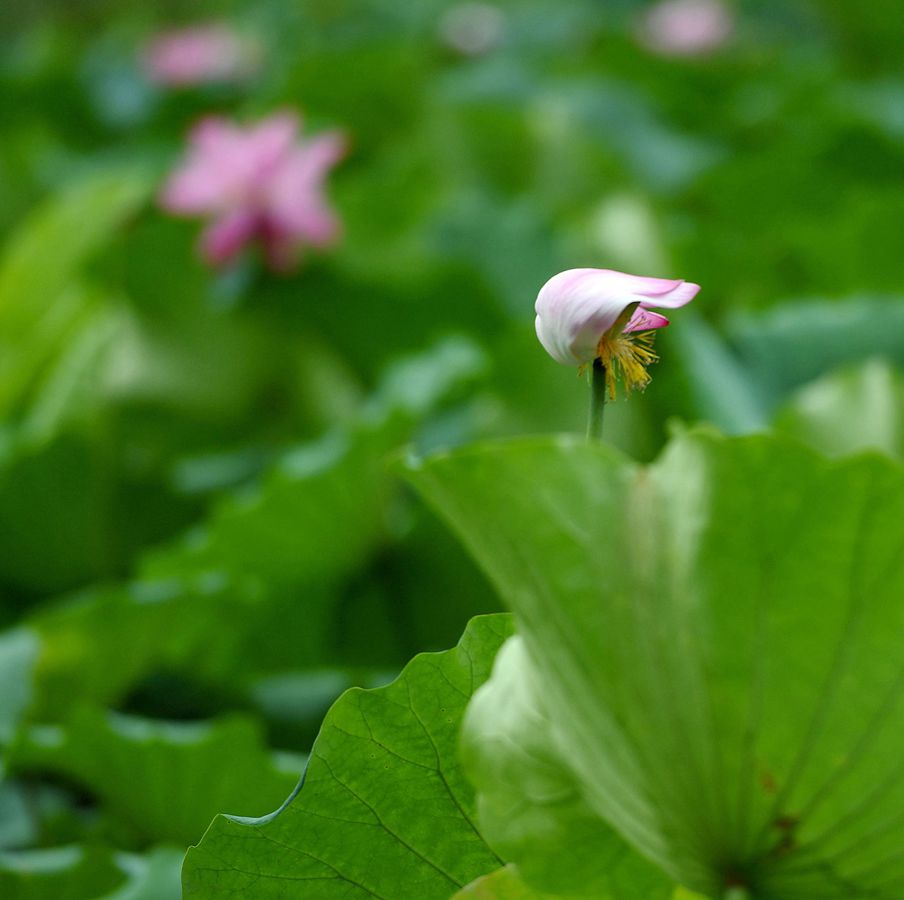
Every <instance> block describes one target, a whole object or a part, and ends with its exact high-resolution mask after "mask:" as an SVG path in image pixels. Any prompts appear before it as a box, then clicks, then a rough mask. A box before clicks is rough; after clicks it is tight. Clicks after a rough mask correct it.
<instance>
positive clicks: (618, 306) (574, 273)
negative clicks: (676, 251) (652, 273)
mask: <svg viewBox="0 0 904 900" xmlns="http://www.w3.org/2000/svg"><path fill="white" fill-rule="evenodd" d="M699 290H700V285H698V284H692V283H691V282H688V281H681V280H672V279H667V278H643V277H640V276H638V275H626V274H625V273H623V272H615V271H613V270H612V269H568V270H567V271H565V272H559V274H558V275H554V276H553V277H552V278H550V279H549V281H547V282H546V284H544V285H543V287H542V288H541V289H540V293H539V294H538V295H537V302H536V305H535V307H534V308H535V311H536V313H537V319H536V323H535V324H536V329H537V337H538V338H539V339H540V343H541V344H542V345H543V347H544V348H545V349H546V351H547V352H548V353H549V355H550V356H551V357H552V358H553V359H554V360H556V361H557V362H560V363H562V364H563V365H571V366H573V365H585V364H586V363H589V362H592V361H593V360H595V359H599V360H601V361H602V363H603V365H604V366H605V367H606V377H607V387H608V392H609V396H610V398H611V399H614V398H615V382H616V377H617V376H621V378H622V380H623V382H624V385H625V388H626V389H627V390H628V391H630V390H633V389H635V388H643V387H645V386H646V385H647V384H648V383H649V381H650V376H649V375H648V374H647V371H646V367H647V366H648V365H649V364H650V363H652V362H655V361H656V359H657V357H656V354H655V353H654V352H653V350H652V341H653V334H652V332H653V331H654V330H655V329H657V328H662V327H664V326H666V325H668V324H669V320H668V319H667V318H666V317H665V316H663V315H660V314H659V313H656V312H651V310H650V308H651V307H659V308H662V309H676V308H677V307H679V306H684V305H685V304H686V303H690V301H691V300H693V299H694V297H696V296H697V292H698V291H699Z"/></svg>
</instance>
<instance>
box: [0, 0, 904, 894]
mask: <svg viewBox="0 0 904 900" xmlns="http://www.w3.org/2000/svg"><path fill="white" fill-rule="evenodd" d="M650 7H651V4H649V3H644V2H640V0H609V2H603V0H569V2H561V0H508V2H504V0H500V2H497V3H493V4H484V3H453V2H450V0H421V2H418V3H399V2H397V0H259V2H256V3H254V4H250V3H238V2H236V3H232V4H224V3H216V4H215V3H206V2H196V3H191V4H188V3H178V2H158V3H154V4H142V3H137V2H128V0H94V2H92V0H78V2H75V0H67V2H46V0H45V2H38V0H32V2H24V3H17V4H6V5H4V6H3V8H2V9H0V34H2V38H0V48H2V53H0V229H2V243H0V625H2V626H3V628H4V629H5V630H4V631H3V632H2V633H0V682H2V686H3V688H2V692H0V766H2V768H0V776H2V780H0V892H2V893H3V895H4V896H13V897H28V898H31V897H45V896H46V897H51V896H52V897H55V898H58V897H64V896H66V897H72V898H78V897H96V896H110V897H114V896H115V897H126V896H128V897H172V896H178V865H179V861H180V860H181V853H182V851H184V848H185V847H186V846H187V845H188V844H189V843H192V842H195V841H196V840H197V839H198V838H200V836H201V833H202V832H203V829H204V827H205V824H206V823H207V822H208V821H209V820H210V818H211V817H212V816H213V815H214V814H216V813H218V812H223V811H226V812H231V813H237V814H242V815H260V814H264V813H267V812H269V811H271V810H272V809H274V808H275V807H276V806H278V805H279V803H280V802H281V800H282V799H283V798H284V797H285V796H286V794H287V793H288V792H289V790H290V789H291V787H292V785H293V783H294V781H295V779H296V777H297V774H298V772H299V771H300V769H301V765H302V759H303V754H304V753H305V752H306V751H307V750H308V749H309V747H310V743H311V740H312V739H313V736H314V735H315V734H316V731H317V727H318V724H319V722H320V719H321V717H322V715H323V712H324V710H325V709H326V708H327V706H328V705H329V703H330V702H331V701H332V700H333V699H334V698H335V697H336V696H337V694H338V693H339V692H340V691H341V690H342V689H343V688H345V687H347V686H349V685H351V684H363V685H371V684H379V683H383V682H385V681H386V680H387V679H388V678H391V677H392V676H393V674H394V673H396V672H397V671H398V670H399V668H400V666H401V665H402V664H403V663H404V661H405V660H407V659H408V658H409V657H410V656H411V655H412V654H414V653H415V652H417V651H420V650H426V649H437V648H441V647H446V646H450V645H452V644H453V643H454V642H455V641H456V639H457V637H458V635H459V634H460V633H461V630H462V628H463V626H464V624H465V622H466V621H467V619H468V618H469V617H470V616H471V615H473V614H476V613H479V612H489V611H493V610H494V609H496V608H497V601H496V600H495V598H494V597H493V595H492V593H491V592H490V590H489V588H488V586H487V585H486V583H485V582H484V580H483V577H482V576H481V575H480V574H479V573H478V572H477V571H476V569H475V568H474V566H473V564H472V563H471V562H470V561H469V560H468V559H467V558H466V556H465V555H464V553H463V551H461V550H460V549H459V547H458V546H457V544H456V543H455V542H454V541H453V539H452V538H451V537H449V536H448V535H447V534H446V533H445V531H444V529H443V528H442V527H441V526H440V525H439V524H438V522H437V521H436V520H435V519H434V518H433V516H432V514H431V513H430V512H428V511H427V510H426V509H425V508H424V507H423V506H422V505H421V504H420V503H419V501H417V500H416V499H415V498H414V497H413V496H412V495H411V494H410V493H409V492H408V491H407V490H406V489H405V488H403V487H402V486H401V485H400V484H399V483H398V482H397V480H396V478H395V477H394V475H393V471H392V465H391V461H392V459H393V457H394V456H398V454H400V453H401V452H403V451H402V448H404V447H406V446H409V445H414V446H415V447H416V448H417V449H418V450H419V451H429V450H432V449H436V448H439V447H444V446H453V445H456V444H460V443H463V442H465V441H469V440H472V439H475V438H479V437H488V436H505V435H511V434H520V433H524V432H529V431H542V432H547V431H554V430H570V431H575V430H580V429H581V428H582V420H583V414H584V405H585V401H586V388H585V385H584V383H583V382H582V381H579V380H578V378H577V377H576V374H575V372H574V371H572V370H568V369H565V368H562V367H559V366H557V365H556V364H555V363H554V362H553V361H552V360H550V359H549V358H548V357H547V356H546V355H545V354H544V353H543V351H542V350H541V348H540V347H539V345H538V344H537V342H536V339H535V337H534V335H533V314H532V303H533V299H534V297H535V295H536V292H537V290H538V288H539V287H540V285H541V284H542V283H543V282H544V281H545V280H546V279H547V278H548V277H549V276H550V275H552V274H554V273H555V272H556V271H559V270H561V269H565V268H569V267H572V266H585V265H589V266H599V267H607V268H616V269H623V270H627V271H632V272H636V273H639V274H649V275H660V276H676V277H685V278H687V279H690V280H693V281H696V282H698V283H700V284H701V285H703V290H702V292H701V294H700V296H699V298H698V299H697V300H696V302H695V303H694V306H693V307H692V308H691V309H688V310H685V311H683V312H684V314H683V315H680V316H676V319H677V321H676V323H675V324H674V325H673V326H672V328H670V329H668V330H667V332H664V333H663V334H661V335H660V338H659V344H658V347H659V351H660V353H661V355H662V357H663V359H662V362H661V363H660V364H659V365H658V366H657V367H656V369H655V370H654V372H653V374H654V380H653V383H652V385H651V386H650V388H649V390H648V391H647V392H646V393H645V394H644V395H642V396H635V397H632V398H631V399H630V400H629V401H628V402H623V401H619V402H618V403H617V404H616V405H615V406H614V407H613V408H612V410H611V413H610V414H609V425H608V426H607V427H608V428H609V429H610V435H611V439H612V440H613V441H614V442H615V443H616V444H618V445H619V446H620V447H621V448H623V449H624V450H625V451H626V452H628V453H630V454H631V455H633V456H635V457H637V458H640V459H650V458H652V457H653V456H654V455H655V454H656V452H657V451H658V450H659V448H660V447H661V445H662V443H663V441H664V439H665V436H666V434H667V432H668V428H669V424H670V422H672V423H674V421H675V420H680V419H683V420H685V421H695V420H708V421H711V422H713V423H715V424H716V425H717V426H719V427H720V428H722V429H724V430H726V431H729V432H733V433H740V432H746V431H752V430H758V429H763V428H767V427H771V426H772V424H773V423H775V425H776V427H778V428H780V429H781V430H784V431H786V432H788V433H791V434H793V435H795V436H796V437H798V438H800V439H802V440H805V441H808V442H810V443H812V444H814V445H816V446H818V447H821V448H822V449H825V450H826V451H828V452H833V453H840V452H848V451H852V450H857V449H860V448H862V447H864V446H871V447H877V448H879V449H881V450H883V451H885V452H887V453H891V454H897V455H900V453H901V448H902V434H904V430H902V429H904V426H902V411H904V394H902V387H901V384H902V382H901V375H900V370H899V368H898V367H900V366H901V365H902V364H904V305H902V300H901V295H902V282H904V262H902V254H901V247H900V244H901V241H900V235H901V223H902V219H904V177H902V170H904V72H902V69H901V54H900V47H901V45H902V42H904V18H902V17H901V15H900V11H899V9H898V5H897V3H895V2H893V0H883V2H877V3H873V4H871V5H870V10H869V14H868V15H866V14H863V11H862V10H860V9H859V8H858V7H857V6H856V5H855V4H850V3H847V2H845V0H781V2H779V0H762V2H756V3H754V2H752V0H751V2H737V3H735V4H733V5H731V6H729V7H728V9H729V11H730V14H731V15H732V17H733V22H734V26H733V30H732V32H731V34H730V36H729V37H728V38H727V40H726V41H725V42H724V43H723V44H722V45H721V46H719V47H715V48H713V49H711V50H710V51H709V52H707V53H702V54H699V55H687V56H675V55H669V54H664V53H662V52H655V50H654V49H651V48H650V47H649V46H648V45H647V44H645V42H644V41H643V40H641V39H640V35H641V29H642V22H643V17H644V16H645V15H647V14H648V12H649V8H650ZM207 20H218V21H224V22H227V23H229V24H230V25H231V26H232V27H234V28H235V29H237V30H238V32H239V33H240V34H242V35H244V36H245V37H246V38H247V39H248V40H251V41H253V42H255V44H256V45H257V46H258V47H259V60H258V66H257V68H256V71H255V72H254V73H253V75H252V76H251V77H249V78H247V79H243V80H238V81H236V82H234V83H221V84H203V85H197V86H193V87H186V88H182V89H178V90H177V89H173V88H167V87H164V86H161V85H159V84H154V83H153V82H152V81H151V80H149V79H148V78H147V76H146V74H144V73H143V71H142V68H141V66H140V65H139V56H140V52H141V48H142V47H143V46H144V45H145V43H146V42H147V41H148V39H149V38H150V37H152V36H153V35H154V34H155V33H157V32H159V31H161V30H163V29H170V28H174V27H179V26H182V25H191V24H194V23H197V22H199V21H207ZM286 109H297V110H299V111H300V112H301V113H302V115H303V117H304V122H305V129H306V130H307V131H310V132H313V133H316V132H317V131H321V130H324V129H328V128H338V129H341V130H342V131H343V132H344V133H345V135H346V137H347V139H348V142H349V148H350V149H349V153H348V155H347V158H346V160H345V161H344V162H343V163H342V164H341V165H340V166H339V167H338V168H337V169H336V170H335V171H334V172H333V173H332V174H331V176H330V179H329V187H328V193H329V194H330V196H331V198H332V203H333V205H334V207H335V209H336V210H337V212H338V215H339V217H340V218H341V220H342V223H343V230H344V235H343V239H342V241H341V242H340V243H339V244H337V245H336V246H335V247H332V248H330V249H328V250H326V251H321V252H316V253H310V254H307V255H306V258H305V259H304V261H303V264H302V265H301V267H300V268H299V269H298V270H297V272H294V273H292V274H290V275H284V274H283V275H279V274H273V273H270V272H268V271H267V270H266V269H265V267H264V266H263V265H262V264H261V261H260V260H259V259H258V258H257V256H256V255H255V254H254V253H253V252H252V253H250V254H247V255H245V256H244V257H243V258H242V259H241V260H239V261H238V262H237V263H236V264H234V265H232V266H230V267H228V268H226V269H223V270H221V271H216V272H214V271H210V270H208V269H207V268H205V266H204V265H203V263H202V262H201V261H200V259H199V257H198V254H197V252H196V240H197V232H198V224H197V223H196V222H190V221H183V220H177V219H174V218H171V217H169V216H168V215H166V214H165V213H164V212H162V211H161V209H160V208H159V206H158V204H157V203H156V199H155V198H156V196H157V194H158V192H159V190H160V186H161V184H162V182H163V180H164V178H165V177H166V174H167V172H168V171H170V170H171V169H172V167H173V166H174V165H175V164H176V163H177V161H178V160H179V158H180V155H181V154H182V153H183V149H184V140H185V136H186V134H187V132H188V130H189V129H190V127H191V126H192V124H193V123H194V122H195V121H196V120H197V119H198V118H199V117H201V116H203V115H207V114H210V113H217V114H220V115H224V116H228V117H234V118H236V119H238V120H239V121H242V122H253V121H255V120H256V119H258V118H260V117H263V116H266V115H269V114H272V113H273V112H276V111H280V110H286Z"/></svg>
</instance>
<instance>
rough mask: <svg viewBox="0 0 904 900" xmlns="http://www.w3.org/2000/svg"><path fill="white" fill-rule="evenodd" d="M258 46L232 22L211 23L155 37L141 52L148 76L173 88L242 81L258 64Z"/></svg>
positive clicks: (143, 66)
mask: <svg viewBox="0 0 904 900" xmlns="http://www.w3.org/2000/svg"><path fill="white" fill-rule="evenodd" d="M258 55H259V54H258V48H257V47H256V46H255V45H254V44H253V43H252V42H250V41H249V40H247V39H245V38H243V37H241V36H240V35H239V34H237V33H236V32H235V31H233V30H232V28H230V27H229V26H228V25H224V24H219V23H211V24H208V25H196V26H194V27H191V28H182V29H177V30H173V31H164V32H162V33H161V34H158V35H157V36H156V37H154V38H153V39H152V40H151V41H150V42H149V43H148V44H147V46H146V47H145V48H144V50H143V52H142V54H141V63H142V68H143V69H144V71H145V74H146V75H147V77H148V78H149V79H150V80H151V81H153V82H155V83H157V84H164V85H167V86H169V87H187V86H190V85H195V84H204V83H207V82H216V81H238V80H240V79H242V78H246V77H247V76H249V75H251V74H252V72H253V71H254V69H255V68H256V66H257V61H258Z"/></svg>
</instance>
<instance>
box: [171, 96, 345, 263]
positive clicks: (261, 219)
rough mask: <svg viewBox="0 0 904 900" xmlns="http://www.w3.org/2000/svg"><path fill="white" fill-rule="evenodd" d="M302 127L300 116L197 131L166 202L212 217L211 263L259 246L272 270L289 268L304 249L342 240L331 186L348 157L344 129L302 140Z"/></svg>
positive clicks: (204, 241) (205, 248)
mask: <svg viewBox="0 0 904 900" xmlns="http://www.w3.org/2000/svg"><path fill="white" fill-rule="evenodd" d="M298 128H299V122H298V118H297V117H296V116H295V115H293V114H291V113H283V114H278V115H274V116H271V117H270V118H268V119H264V120H263V121H262V122H260V123H259V124H257V125H253V126H250V127H246V128H243V127H241V126H239V125H236V124H234V123H233V122H230V121H228V120H226V119H221V118H207V119H203V120H202V121H201V122H200V123H199V124H198V125H197V126H196V127H195V129H194V130H193V131H192V133H191V135H190V138H189V151H188V155H187V158H186V159H185V161H184V163H183V164H182V165H181V167H180V168H178V169H177V170H176V171H175V172H174V173H173V174H172V175H171V176H170V178H169V181H168V182H167V184H166V185H165V186H164V189H163V192H162V194H161V197H160V202H161V205H162V206H163V207H164V209H166V210H168V211H169V212H172V213H175V214H176V215H184V216H202V217H206V218H208V219H210V224H209V225H208V226H207V228H206V229H205V230H204V231H203V232H202V234H201V253H202V255H203V257H204V259H205V260H206V261H207V262H208V263H210V264H211V265H223V264H225V263H227V262H229V261H231V260H232V259H234V258H235V257H236V255H237V254H238V253H239V252H240V251H241V250H242V249H243V248H244V247H245V246H246V245H247V244H249V243H251V242H252V241H259V242H260V243H261V244H262V245H263V248H264V252H265V254H266V258H267V261H268V263H269V265H270V266H271V268H273V269H276V270H287V269H291V268H292V267H293V266H294V265H295V263H296V262H297V260H298V255H299V251H300V249H301V248H302V247H304V246H306V245H307V246H315V247H323V246H327V245H329V244H330V243H332V242H333V241H335V240H336V238H337V237H338V234H339V222H338V220H337V218H336V216H335V215H334V214H333V212H332V211H331V210H330V208H329V206H328V205H327V203H326V200H325V198H324V194H323V182H324V180H325V178H326V175H327V173H328V172H329V170H330V169H331V168H332V166H334V165H335V164H336V163H337V162H338V161H339V160H340V159H341V158H342V156H343V155H344V153H345V141H344V139H343V137H342V136H341V135H340V134H339V133H338V132H326V133H323V134H319V135H317V136H316V137H313V138H310V139H307V140H305V139H300V138H299V136H298Z"/></svg>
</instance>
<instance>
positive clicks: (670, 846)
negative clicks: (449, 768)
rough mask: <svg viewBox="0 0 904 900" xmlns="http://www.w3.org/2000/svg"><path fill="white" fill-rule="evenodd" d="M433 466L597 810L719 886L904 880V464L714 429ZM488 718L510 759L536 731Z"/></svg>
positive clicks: (799, 887) (830, 894) (498, 760)
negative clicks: (654, 454) (624, 448)
mask: <svg viewBox="0 0 904 900" xmlns="http://www.w3.org/2000/svg"><path fill="white" fill-rule="evenodd" d="M412 479H413V480H414V482H415V483H416V484H417V485H418V486H419V487H420V489H421V490H422V491H423V492H424V494H425V495H426V496H427V497H428V498H429V499H431V500H432V502H433V503H434V504H435V505H436V506H437V507H438V508H439V509H440V510H441V511H442V512H443V513H444V514H445V515H446V517H447V518H448V519H449V520H450V522H451V523H452V524H453V525H454V527H455V528H456V529H457V530H458V531H459V533H460V535H461V536H462V538H463V540H464V541H465V543H466V544H467V546H468V547H469V548H470V549H471V551H472V552H473V554H474V555H475V556H476V557H477V559H478V560H479V561H480V562H481V563H482V565H483V566H484V567H485V569H486V571H487V572H488V573H489V574H490V575H491V576H492V578H493V580H494V581H495V583H496V585H497V587H498V589H499V590H500V592H501V594H502V595H503V597H504V598H505V599H506V600H507V602H508V603H509V604H510V605H511V607H512V608H513V610H514V611H515V613H516V621H517V623H518V631H519V634H520V635H521V636H522V638H523V641H524V644H523V648H524V652H523V653H522V654H521V655H520V659H518V660H516V661H515V663H516V666H517V669H519V670H520V673H521V677H522V678H524V679H534V680H535V682H536V683H537V684H540V685H542V700H543V704H544V711H545V714H546V716H547V718H548V723H549V724H548V725H545V726H544V725H543V724H542V721H541V722H540V723H539V725H538V727H539V728H541V729H542V730H544V733H545V735H546V740H545V745H544V747H545V752H546V760H547V763H548V766H547V768H548V769H550V771H553V772H554V768H551V767H553V766H554V764H557V765H558V766H560V767H561V769H562V775H561V779H562V780H563V781H567V779H569V778H570V779H572V780H573V782H574V783H575V784H577V785H578V786H579V787H580V792H581V793H580V796H581V798H582V799H583V801H584V802H585V803H586V806H587V807H588V808H589V809H590V810H592V811H593V812H594V813H595V814H596V815H597V816H598V817H600V818H602V819H605V820H606V821H608V822H609V823H611V824H612V825H613V826H614V827H615V828H616V829H617V830H618V831H619V832H620V833H621V834H622V835H623V836H624V837H625V838H626V839H627V840H628V841H629V842H630V843H632V844H633V845H634V846H636V847H637V848H639V849H640V850H641V851H642V852H643V853H644V854H645V855H646V856H648V857H649V858H650V859H653V860H655V861H657V862H658V863H659V864H660V865H661V866H662V867H663V868H664V869H665V870H666V871H667V872H668V873H669V874H670V875H672V876H673V877H675V878H676V880H678V881H680V882H682V883H684V884H685V885H687V886H688V887H690V888H692V889H694V890H696V891H699V892H701V893H705V894H707V895H710V896H721V895H722V893H723V892H725V891H726V890H728V889H730V888H731V887H732V886H735V885H745V886H746V887H747V889H748V890H749V891H750V892H751V893H752V894H753V895H754V896H756V897H763V898H772V900H778V898H781V900H810V898H812V900H830V898H838V900H841V898H844V900H866V898H871V900H897V898H900V897H901V896H904V855H902V854H901V852H900V847H901V844H902V841H904V816H902V815H901V812H900V810H901V808H902V804H904V768H902V766H901V752H902V745H904V702H902V701H904V470H902V469H901V467H900V466H898V465H896V464H893V463H891V462H889V461H888V460H885V459H882V458H880V457H861V458H855V459H852V460H846V461H842V462H830V461H828V460H826V459H824V458H822V457H819V456H817V455H816V454H814V453H812V452H810V451H808V450H806V449H805V448H804V447H802V446H797V445H791V444H786V443H784V442H782V441H778V440H775V439H767V438H762V437H760V438H744V439H723V438H719V437H717V436H714V435H709V434H705V433H692V434H689V435H685V436H682V437H680V438H679V439H677V440H676V441H675V442H674V443H673V444H671V445H670V446H669V448H668V449H667V450H666V452H665V453H664V455H663V456H662V458H661V459H660V460H659V461H658V462H657V463H656V464H655V465H653V466H651V467H649V468H642V467H638V466H636V465H634V464H632V463H630V462H628V461H627V460H625V459H623V458H621V457H619V456H617V455H616V454H615V453H614V452H612V451H610V450H608V449H606V448H605V447H601V446H590V445H587V444H584V443H581V442H578V441H575V440H569V439H565V438H557V439H549V440H524V441H518V442H513V443H507V444H495V445H489V446H483V447H477V448H472V449H469V450H467V451H462V452H459V453H456V454H453V455H449V456H441V457H436V458H435V459H433V460H432V461H430V462H428V463H427V464H425V465H423V466H422V467H420V468H415V469H414V471H413V472H412ZM515 674H517V671H516V673H515ZM509 677H510V678H511V677H512V676H511V673H510V675H509ZM495 681H496V677H495V676H494V679H493V682H491V684H493V683H494V682H495ZM487 690H495V688H488V689H487ZM500 696H503V694H502V693H501V692H500ZM505 714H506V709H505V708H499V709H498V719H499V720H502V719H503V718H504V716H505ZM486 721H487V715H486V711H484V714H483V715H481V716H478V717H476V718H474V719H469V722H468V728H467V729H466V739H467V743H468V746H469V748H470V751H469V752H470V754H471V756H472V757H474V758H475V759H476V764H477V767H478V769H479V768H480V767H481V766H482V767H483V768H484V770H485V771H484V778H485V779H488V778H489V777H490V774H491V771H496V772H499V771H504V770H505V765H506V763H507V761H509V760H514V759H515V758H516V756H517V750H516V748H512V747H509V748H506V746H505V745H504V744H503V743H502V742H500V741H495V742H494V743H488V742H487V741H485V740H484V735H485V734H486V726H483V728H484V730H481V723H482V722H486ZM501 727H502V726H501V725H499V724H498V723H496V724H494V725H493V729H495V730H496V731H498V730H499V729H500V728H501ZM519 727H521V726H519V724H518V723H517V722H516V723H514V733H516V734H517V733H520V732H519V730H518V728H519ZM521 731H523V727H521ZM491 733H492V732H491ZM491 767H495V768H492V769H491ZM478 775H479V772H478ZM482 788H484V795H486V790H485V788H486V785H482ZM567 824H568V823H567V822H565V825H567ZM487 834H488V837H489V838H490V839H492V838H493V837H494V835H493V834H491V833H490V832H489V831H487ZM532 849H533V853H534V854H535V855H536V856H537V857H539V856H542V854H543V853H544V850H545V847H544V845H543V843H542V842H535V844H534V846H533V848H532ZM515 861H516V862H520V860H515Z"/></svg>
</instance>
